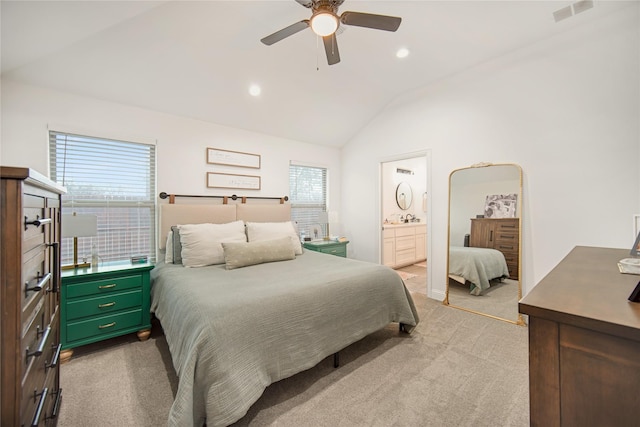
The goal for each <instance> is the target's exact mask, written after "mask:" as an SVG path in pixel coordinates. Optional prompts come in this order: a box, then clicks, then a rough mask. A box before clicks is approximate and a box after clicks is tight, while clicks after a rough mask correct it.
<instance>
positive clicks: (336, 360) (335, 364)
mask: <svg viewBox="0 0 640 427" xmlns="http://www.w3.org/2000/svg"><path fill="white" fill-rule="evenodd" d="M338 366H340V353H339V352H335V353H333V367H334V368H337V367H338Z"/></svg>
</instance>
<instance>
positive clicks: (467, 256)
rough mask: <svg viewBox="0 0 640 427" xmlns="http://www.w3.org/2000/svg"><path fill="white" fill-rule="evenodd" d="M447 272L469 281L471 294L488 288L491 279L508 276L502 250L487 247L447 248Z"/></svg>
mask: <svg viewBox="0 0 640 427" xmlns="http://www.w3.org/2000/svg"><path fill="white" fill-rule="evenodd" d="M449 274H455V275H456V276H461V277H463V278H464V279H465V280H467V281H469V282H471V289H470V291H469V293H470V294H472V295H480V293H481V292H482V291H483V290H485V289H487V288H489V286H491V283H490V282H489V281H490V280H492V279H497V278H502V277H509V268H508V267H507V261H506V260H505V259H504V255H503V254H502V252H500V251H498V250H496V249H488V248H469V247H460V246H458V247H456V246H452V247H451V248H450V249H449Z"/></svg>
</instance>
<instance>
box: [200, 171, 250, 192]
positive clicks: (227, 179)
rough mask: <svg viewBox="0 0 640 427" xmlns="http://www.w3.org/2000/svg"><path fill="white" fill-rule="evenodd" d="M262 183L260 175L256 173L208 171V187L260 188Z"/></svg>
mask: <svg viewBox="0 0 640 427" xmlns="http://www.w3.org/2000/svg"><path fill="white" fill-rule="evenodd" d="M260 184H261V183H260V177H259V176H256V175H238V174H233V173H219V172H207V187H209V188H239V189H243V190H260Z"/></svg>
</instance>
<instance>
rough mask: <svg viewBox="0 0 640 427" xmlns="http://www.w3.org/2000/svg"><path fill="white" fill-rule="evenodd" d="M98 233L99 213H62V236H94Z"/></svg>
mask: <svg viewBox="0 0 640 427" xmlns="http://www.w3.org/2000/svg"><path fill="white" fill-rule="evenodd" d="M97 234H98V216H97V215H76V214H63V215H62V237H92V236H95V235H97Z"/></svg>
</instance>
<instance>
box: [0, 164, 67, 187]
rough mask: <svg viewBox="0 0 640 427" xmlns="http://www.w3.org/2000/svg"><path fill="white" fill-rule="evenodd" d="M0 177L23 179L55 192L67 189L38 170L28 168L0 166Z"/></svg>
mask: <svg viewBox="0 0 640 427" xmlns="http://www.w3.org/2000/svg"><path fill="white" fill-rule="evenodd" d="M0 178H2V179H18V180H23V181H26V182H29V183H30V184H33V185H36V186H38V187H42V188H45V189H47V190H53V191H55V192H57V193H66V192H67V190H66V189H65V188H64V187H63V186H61V185H60V184H58V183H56V182H53V181H52V180H50V179H49V178H47V177H46V176H44V175H42V174H41V173H40V172H37V171H36V170H34V169H30V168H20V167H14V166H0Z"/></svg>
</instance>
